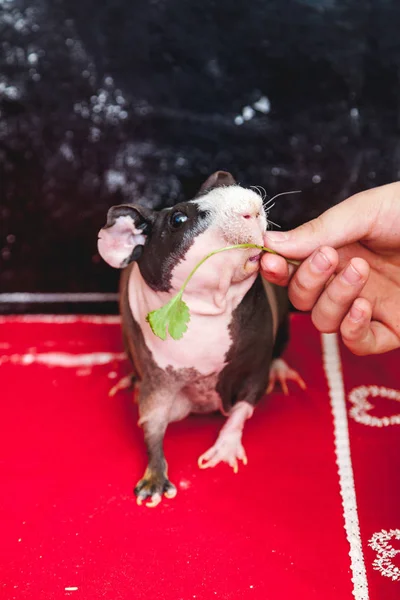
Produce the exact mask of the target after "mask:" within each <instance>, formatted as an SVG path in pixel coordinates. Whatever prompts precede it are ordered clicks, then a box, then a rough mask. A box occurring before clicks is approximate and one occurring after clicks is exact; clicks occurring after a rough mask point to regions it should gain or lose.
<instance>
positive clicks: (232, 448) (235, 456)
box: [198, 431, 247, 473]
mask: <svg viewBox="0 0 400 600" xmlns="http://www.w3.org/2000/svg"><path fill="white" fill-rule="evenodd" d="M239 460H241V461H242V462H243V464H244V465H247V456H246V452H245V450H244V448H243V445H242V436H241V434H239V433H238V432H236V431H235V432H229V433H228V432H226V433H225V432H221V434H220V436H219V438H218V440H217V441H216V442H215V444H214V446H213V447H212V448H210V449H209V450H207V452H204V454H202V455H201V456H200V458H199V460H198V465H199V467H200V469H208V468H209V467H215V465H217V464H218V463H220V462H226V463H227V464H228V465H230V466H231V467H232V469H233V472H234V473H237V472H238V471H239V465H238V461H239Z"/></svg>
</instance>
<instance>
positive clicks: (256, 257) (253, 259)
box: [249, 252, 262, 263]
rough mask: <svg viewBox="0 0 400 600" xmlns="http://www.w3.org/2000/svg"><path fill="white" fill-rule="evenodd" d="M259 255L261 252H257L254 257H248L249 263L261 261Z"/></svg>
mask: <svg viewBox="0 0 400 600" xmlns="http://www.w3.org/2000/svg"><path fill="white" fill-rule="evenodd" d="M261 254H262V252H258V253H257V254H255V255H254V256H250V258H249V261H250V262H252V263H256V262H258V261H259V260H260V259H261Z"/></svg>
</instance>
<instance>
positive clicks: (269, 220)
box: [267, 219, 281, 229]
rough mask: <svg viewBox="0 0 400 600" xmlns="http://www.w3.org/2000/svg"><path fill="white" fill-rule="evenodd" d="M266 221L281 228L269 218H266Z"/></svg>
mask: <svg viewBox="0 0 400 600" xmlns="http://www.w3.org/2000/svg"><path fill="white" fill-rule="evenodd" d="M267 221H268V223H271V225H275V227H278V229H280V228H281V226H280V225H278V223H274V222H273V221H271V219H267Z"/></svg>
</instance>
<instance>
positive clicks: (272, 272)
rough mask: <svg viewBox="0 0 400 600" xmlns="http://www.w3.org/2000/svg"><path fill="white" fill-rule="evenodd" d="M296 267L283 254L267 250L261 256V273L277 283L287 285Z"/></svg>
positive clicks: (268, 279)
mask: <svg viewBox="0 0 400 600" xmlns="http://www.w3.org/2000/svg"><path fill="white" fill-rule="evenodd" d="M294 269H295V268H294V265H289V264H288V263H287V261H286V260H285V259H284V258H283V257H282V256H277V255H276V254H269V253H268V252H266V253H265V254H264V255H263V256H262V258H261V275H262V276H263V277H265V279H266V280H267V281H269V282H270V283H275V285H282V286H285V285H287V284H288V282H289V279H290V276H291V274H292V273H293V272H294Z"/></svg>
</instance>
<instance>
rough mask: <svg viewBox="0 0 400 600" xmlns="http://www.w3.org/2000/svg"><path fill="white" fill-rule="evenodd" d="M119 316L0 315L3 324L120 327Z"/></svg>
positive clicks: (0, 321)
mask: <svg viewBox="0 0 400 600" xmlns="http://www.w3.org/2000/svg"><path fill="white" fill-rule="evenodd" d="M120 322H121V318H120V317H119V316H118V315H16V316H15V315H0V324H1V323H51V324H56V325H58V324H61V325H64V324H70V323H93V324H94V325H118V324H119V323H120Z"/></svg>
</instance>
